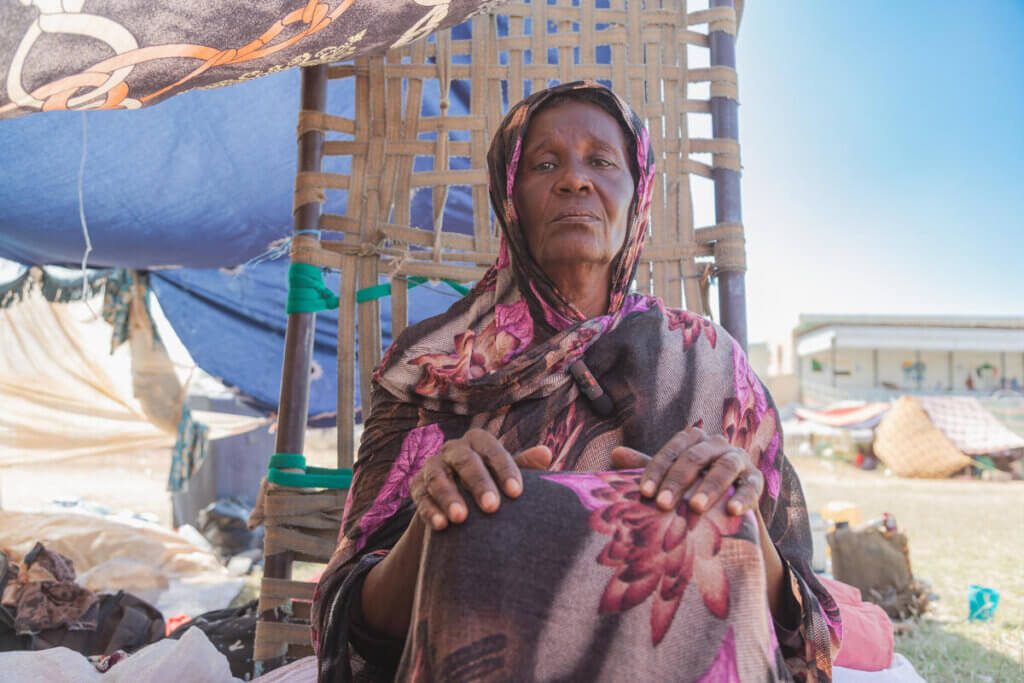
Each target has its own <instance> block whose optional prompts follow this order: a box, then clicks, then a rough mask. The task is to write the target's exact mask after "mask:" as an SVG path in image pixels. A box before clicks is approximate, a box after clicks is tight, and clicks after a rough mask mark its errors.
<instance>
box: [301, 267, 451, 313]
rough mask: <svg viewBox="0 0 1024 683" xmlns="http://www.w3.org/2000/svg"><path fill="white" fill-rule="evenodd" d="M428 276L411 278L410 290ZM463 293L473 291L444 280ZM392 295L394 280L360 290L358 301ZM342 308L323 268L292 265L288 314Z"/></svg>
mask: <svg viewBox="0 0 1024 683" xmlns="http://www.w3.org/2000/svg"><path fill="white" fill-rule="evenodd" d="M426 281H427V278H425V277H410V278H409V285H408V286H409V289H412V288H413V287H417V286H419V285H422V284H423V283H425V282H426ZM442 282H444V283H445V284H446V285H448V286H449V287H451V288H452V289H454V290H455V291H456V292H458V293H459V294H461V295H462V296H466V295H467V294H469V287H466V286H465V285H461V284H459V283H458V282H454V281H452V280H442ZM386 296H391V283H390V282H386V283H384V284H380V285H374V286H372V287H364V288H363V289H360V290H359V291H357V292H356V303H357V304H361V303H365V302H367V301H373V300H374V299H382V298H384V297H386ZM337 307H338V296H337V295H336V294H335V293H334V292H332V291H331V290H330V288H328V287H327V285H325V284H324V276H323V273H322V272H321V271H320V269H319V268H317V267H316V266H311V265H309V264H308V263H293V264H291V266H289V268H288V306H287V308H286V309H285V310H287V311H288V313H316V312H318V311H326V310H327V309H330V308H337Z"/></svg>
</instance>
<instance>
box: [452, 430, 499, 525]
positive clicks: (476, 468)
mask: <svg viewBox="0 0 1024 683" xmlns="http://www.w3.org/2000/svg"><path fill="white" fill-rule="evenodd" d="M446 460H447V461H448V464H449V465H450V466H451V467H452V469H454V470H455V474H456V475H457V476H458V478H459V481H461V482H462V485H463V486H464V487H465V488H466V490H467V491H469V494H470V495H471V496H473V499H474V500H476V504H477V507H479V508H480V509H481V510H483V511H484V512H494V511H495V510H497V509H498V505H500V503H501V496H500V495H498V485H497V484H495V483H494V478H493V477H492V476H491V472H490V470H488V469H487V465H485V464H484V460H483V457H482V456H481V455H480V454H479V453H477V452H476V450H475V449H473V448H471V447H470V446H469V444H467V443H465V442H463V445H461V446H460V447H458V448H453V449H452V450H450V451H449V452H448V455H447V457H446Z"/></svg>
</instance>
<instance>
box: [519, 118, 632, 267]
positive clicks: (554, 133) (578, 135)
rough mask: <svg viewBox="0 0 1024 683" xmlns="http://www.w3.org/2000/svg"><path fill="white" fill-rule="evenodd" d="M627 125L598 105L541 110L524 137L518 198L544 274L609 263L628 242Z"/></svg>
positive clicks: (629, 177)
mask: <svg viewBox="0 0 1024 683" xmlns="http://www.w3.org/2000/svg"><path fill="white" fill-rule="evenodd" d="M626 149H627V147H626V140H625V136H624V135H623V131H622V127H621V126H620V125H619V124H618V122H617V121H616V120H615V119H614V118H613V117H612V116H611V115H610V114H609V113H608V112H606V111H604V110H603V109H601V108H600V107H599V106H597V105H595V104H591V103H589V102H583V101H569V102H564V103H562V104H558V105H556V106H553V107H551V108H549V109H543V110H541V112H540V113H538V114H536V115H535V116H534V117H533V119H532V120H531V121H530V125H529V127H528V128H527V131H526V137H525V139H524V140H523V148H522V153H521V156H520V159H519V167H518V169H517V173H516V181H515V187H514V189H513V193H512V194H513V201H514V202H515V207H516V211H517V213H518V214H519V221H520V224H521V225H522V228H523V232H524V234H525V237H526V242H527V244H528V245H529V248H530V254H531V255H532V256H533V258H534V260H535V261H536V262H537V264H538V265H539V266H540V267H541V268H542V269H544V272H545V273H547V274H548V275H549V276H552V275H553V274H554V273H555V272H557V271H559V270H564V269H566V268H578V267H581V266H584V265H587V266H591V265H598V266H605V265H610V264H611V262H612V260H613V259H614V258H615V256H616V254H618V252H619V250H620V249H621V248H622V243H623V242H624V241H625V238H626V229H627V221H628V219H629V205H630V202H631V201H632V199H633V191H634V186H633V176H632V174H631V173H630V170H629V169H630V166H629V160H628V159H627V156H626V155H627V152H626Z"/></svg>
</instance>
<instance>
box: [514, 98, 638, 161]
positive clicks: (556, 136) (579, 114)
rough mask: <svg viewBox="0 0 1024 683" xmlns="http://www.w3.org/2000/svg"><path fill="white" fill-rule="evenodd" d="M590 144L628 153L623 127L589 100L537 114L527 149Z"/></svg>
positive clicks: (528, 129)
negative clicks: (566, 144)
mask: <svg viewBox="0 0 1024 683" xmlns="http://www.w3.org/2000/svg"><path fill="white" fill-rule="evenodd" d="M570 142H573V143H578V142H590V143H592V144H595V145H597V146H603V147H609V148H612V149H615V150H618V151H620V152H623V153H624V152H625V149H626V147H625V145H626V139H625V135H624V131H623V130H622V126H621V125H620V124H619V122H618V121H616V120H615V118H614V117H613V116H612V115H611V114H609V113H608V112H607V111H605V110H604V109H603V108H602V107H600V106H599V105H597V104H594V103H592V102H587V101H585V100H568V101H563V102H559V103H557V104H554V105H551V106H549V107H544V108H543V109H541V110H540V111H538V112H537V113H535V114H534V115H533V116H532V117H531V118H530V121H529V124H528V125H527V127H526V132H525V135H524V137H523V149H524V151H526V152H527V153H529V152H531V151H533V150H534V149H537V148H541V147H545V146H548V145H550V144H559V143H563V144H564V143H570Z"/></svg>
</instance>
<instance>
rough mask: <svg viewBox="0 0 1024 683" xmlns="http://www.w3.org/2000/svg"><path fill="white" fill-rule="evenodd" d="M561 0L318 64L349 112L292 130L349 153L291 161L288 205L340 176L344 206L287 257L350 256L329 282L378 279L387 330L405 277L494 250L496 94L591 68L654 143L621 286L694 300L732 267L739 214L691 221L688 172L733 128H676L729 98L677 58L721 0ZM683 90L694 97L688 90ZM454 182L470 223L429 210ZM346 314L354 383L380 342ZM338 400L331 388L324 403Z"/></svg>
mask: <svg viewBox="0 0 1024 683" xmlns="http://www.w3.org/2000/svg"><path fill="white" fill-rule="evenodd" d="M577 2H578V6H574V4H573V2H572V1H571V0H556V1H555V2H554V3H553V4H548V3H547V2H543V1H541V2H534V3H523V2H512V3H508V4H503V5H500V6H499V7H498V8H496V10H495V11H494V12H492V13H490V14H482V15H479V16H477V17H475V18H474V19H472V20H471V24H470V27H469V31H468V32H467V31H466V30H465V27H463V28H461V29H459V28H456V29H452V30H449V31H442V32H438V33H435V34H433V35H432V36H430V37H428V38H427V39H424V40H421V41H419V42H417V43H415V44H412V45H408V46H404V47H402V48H399V49H394V50H391V51H389V52H388V53H387V54H386V55H383V56H379V57H370V58H363V59H359V60H357V61H356V62H355V63H354V64H348V65H336V66H332V67H331V68H330V69H329V76H330V77H331V78H354V79H355V93H356V105H355V112H356V114H355V118H354V119H348V118H343V117H336V116H330V115H328V114H324V113H320V112H303V113H302V114H301V115H300V118H299V132H300V133H301V132H303V131H306V130H314V129H315V130H322V131H326V132H327V134H328V142H326V143H325V146H324V153H325V154H326V155H329V156H336V155H344V156H349V157H350V158H351V172H350V173H348V174H339V173H303V174H300V175H299V177H298V178H297V180H296V200H295V201H296V206H299V205H301V204H304V203H309V202H313V201H319V200H320V199H322V198H323V196H324V193H325V192H331V191H333V190H344V191H347V193H348V195H347V201H346V213H345V215H336V214H330V213H325V214H324V215H323V216H322V217H321V228H323V229H325V230H335V231H341V232H344V233H345V235H346V239H345V240H344V241H342V242H335V243H327V242H324V243H323V244H322V246H321V247H316V246H315V240H309V242H313V243H314V245H313V246H311V247H310V246H309V245H307V247H308V248H306V249H305V251H306V253H304V254H302V255H301V257H300V255H298V254H297V253H296V251H295V250H294V249H293V258H298V260H303V261H306V262H312V263H316V264H318V265H324V266H335V267H341V265H342V264H343V262H346V260H347V262H348V263H358V265H357V266H356V271H357V273H355V274H353V273H350V274H349V277H343V278H342V280H343V287H357V288H363V287H368V286H371V285H376V284H378V281H379V278H381V277H382V276H383V277H388V278H390V279H391V280H392V281H393V283H394V284H395V285H396V286H393V287H392V292H393V311H394V313H393V322H392V324H393V333H394V334H395V335H397V334H398V333H399V332H400V331H401V330H402V329H403V328H404V326H405V321H406V310H407V309H406V296H405V287H404V279H405V278H407V277H409V276H422V277H429V278H434V279H438V278H448V279H453V280H461V281H472V280H475V279H477V278H478V277H479V276H480V275H481V274H482V273H483V271H484V270H485V268H486V266H487V265H488V264H490V263H491V262H492V261H493V260H494V258H495V255H496V252H497V248H498V239H497V236H496V234H495V229H494V223H493V220H492V218H491V214H490V202H489V199H488V193H487V171H486V169H487V161H486V155H487V147H488V145H489V143H490V138H491V135H492V133H493V131H495V130H496V129H497V127H498V124H499V123H500V121H501V119H502V117H503V116H504V114H505V112H506V111H507V108H508V106H509V104H510V103H513V104H514V103H515V102H518V101H519V100H520V99H522V98H523V97H524V96H525V95H528V94H529V93H531V92H535V91H536V90H538V89H540V88H544V87H547V86H548V85H549V84H554V83H556V82H565V81H572V80H578V79H591V80H597V81H599V82H602V83H604V84H605V85H608V86H610V87H611V88H612V89H614V90H615V91H616V92H618V93H619V94H620V95H622V96H623V97H624V98H625V99H626V100H627V101H628V102H629V103H630V104H631V105H632V106H633V108H634V109H635V110H636V111H637V112H638V113H639V114H640V115H641V116H643V117H645V118H646V120H647V122H648V127H649V129H650V134H651V143H652V145H653V148H654V153H655V154H656V155H657V159H656V162H657V168H658V176H657V178H656V180H655V191H654V201H653V205H652V221H651V234H650V237H649V240H648V243H647V248H646V250H645V259H646V261H645V262H643V263H642V264H641V267H640V270H639V272H638V275H637V287H638V288H639V289H640V290H641V291H646V292H651V293H654V294H657V295H659V296H661V297H663V298H664V299H665V301H666V302H667V303H668V305H670V306H682V305H683V302H684V298H683V291H684V289H685V293H686V296H685V303H686V305H687V306H688V307H689V308H691V309H693V310H698V311H702V312H703V308H704V305H703V303H702V300H701V289H700V286H701V285H700V279H701V277H702V275H703V276H704V277H705V278H706V276H707V274H708V273H709V272H713V271H714V270H742V269H743V268H744V263H743V231H742V226H741V225H739V224H721V225H713V226H706V227H703V228H696V227H695V226H694V224H693V199H692V196H691V176H692V175H697V176H702V177H705V178H713V174H714V171H715V169H729V170H732V171H736V172H739V170H740V162H739V147H738V144H737V143H736V142H735V141H734V140H730V139H697V138H691V137H690V129H691V127H692V126H691V117H697V116H710V113H711V101H710V98H712V97H725V98H729V99H736V98H737V86H736V73H735V71H734V70H733V69H731V68H728V67H720V66H715V67H708V66H707V64H708V63H710V60H708V59H702V60H701V61H700V64H699V65H695V66H693V67H691V66H690V63H689V62H690V55H689V54H688V53H689V52H691V51H693V50H698V51H699V50H708V49H709V35H708V34H709V31H712V30H715V31H725V32H727V33H730V34H735V33H736V27H737V15H736V11H735V10H734V9H733V8H731V7H725V8H713V9H703V10H699V11H693V12H690V11H688V9H687V3H686V1H685V0H674V1H672V0H664V1H663V2H657V1H655V0H648V2H646V3H645V4H644V5H643V6H641V3H639V2H629V3H627V2H625V1H624V0H610V2H607V3H604V4H608V5H609V7H607V8H598V7H597V3H596V2H594V0H577ZM602 62H604V63H602ZM693 84H703V86H701V87H698V88H691V87H690V86H691V85H693ZM453 88H459V89H461V90H463V91H465V90H467V89H468V93H469V96H468V108H467V109H466V110H461V109H460V110H456V106H454V105H458V104H459V103H458V102H455V101H454V100H453V98H452V96H451V94H452V92H453ZM695 90H703V91H704V92H705V93H706V94H707V95H708V98H707V99H694V98H693V97H692V92H693V91H695ZM438 94H440V110H439V111H438V112H433V113H431V115H425V114H424V107H423V104H422V100H423V97H424V95H432V96H433V99H434V100H436V99H437V97H438ZM453 102H454V105H453ZM704 127H705V128H706V129H708V130H710V128H711V127H710V126H709V125H705V126H704ZM339 138H340V139H339ZM456 187H458V188H466V189H464V190H462V191H468V192H469V194H470V196H471V199H472V230H471V234H463V233H460V232H455V231H454V230H453V229H452V226H450V225H446V224H445V208H446V206H447V204H448V202H449V200H450V195H451V193H452V191H453V188H456ZM416 192H427V193H429V201H430V205H431V207H432V210H433V211H432V213H433V222H432V225H411V224H410V220H411V213H412V211H411V203H412V198H413V195H414V193H416ZM462 229H463V230H466V226H462ZM297 242H300V240H297ZM316 251H319V255H316V254H313V253H312V252H316ZM706 264H711V265H712V266H713V270H712V269H709V268H708V266H707V265H706ZM344 283H349V284H344ZM346 295H347V296H346ZM346 298H347V299H348V300H349V301H350V302H351V301H353V295H352V293H351V292H348V291H343V292H342V301H343V304H342V305H343V306H344V301H345V300H346ZM341 317H343V318H344V317H345V316H344V315H343V316H341ZM358 317H359V323H358V327H359V339H360V340H361V343H360V354H359V369H360V378H361V382H360V386H361V389H362V395H363V396H364V397H368V396H369V378H370V372H371V370H372V368H373V367H374V366H375V365H376V364H377V363H378V362H379V359H380V352H381V349H380V343H379V340H380V326H379V306H378V304H377V302H375V301H373V302H366V303H363V304H360V306H359V316H358ZM339 320H340V319H339ZM350 320H351V318H347V319H346V327H345V328H344V329H342V327H341V326H340V325H339V332H340V333H341V334H342V335H343V336H344V338H343V339H341V340H340V344H339V352H340V349H342V348H347V349H350V350H351V349H352V348H354V342H355V335H354V330H352V328H351V326H350V325H349V321H350ZM349 353H351V352H349ZM351 362H352V359H351V355H349V357H348V358H347V359H346V360H345V361H344V362H339V372H341V373H342V376H343V377H344V375H345V374H350V372H349V373H346V371H345V368H346V367H348V368H350V367H352V366H351V365H350V364H349V363H351ZM349 381H351V380H349ZM341 393H347V391H346V390H344V389H342V390H341ZM344 400H345V397H344V396H339V403H340V402H342V401H344ZM348 400H349V401H351V398H349V399H348ZM342 412H347V411H340V412H339V418H342V419H339V424H340V423H341V422H342V421H343V418H344V417H345V415H343V414H342ZM339 436H341V435H339ZM343 441H345V442H346V443H350V442H349V441H348V438H347V437H346V438H344V439H341V438H340V439H339V449H342V448H343V443H342V442H343Z"/></svg>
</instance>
